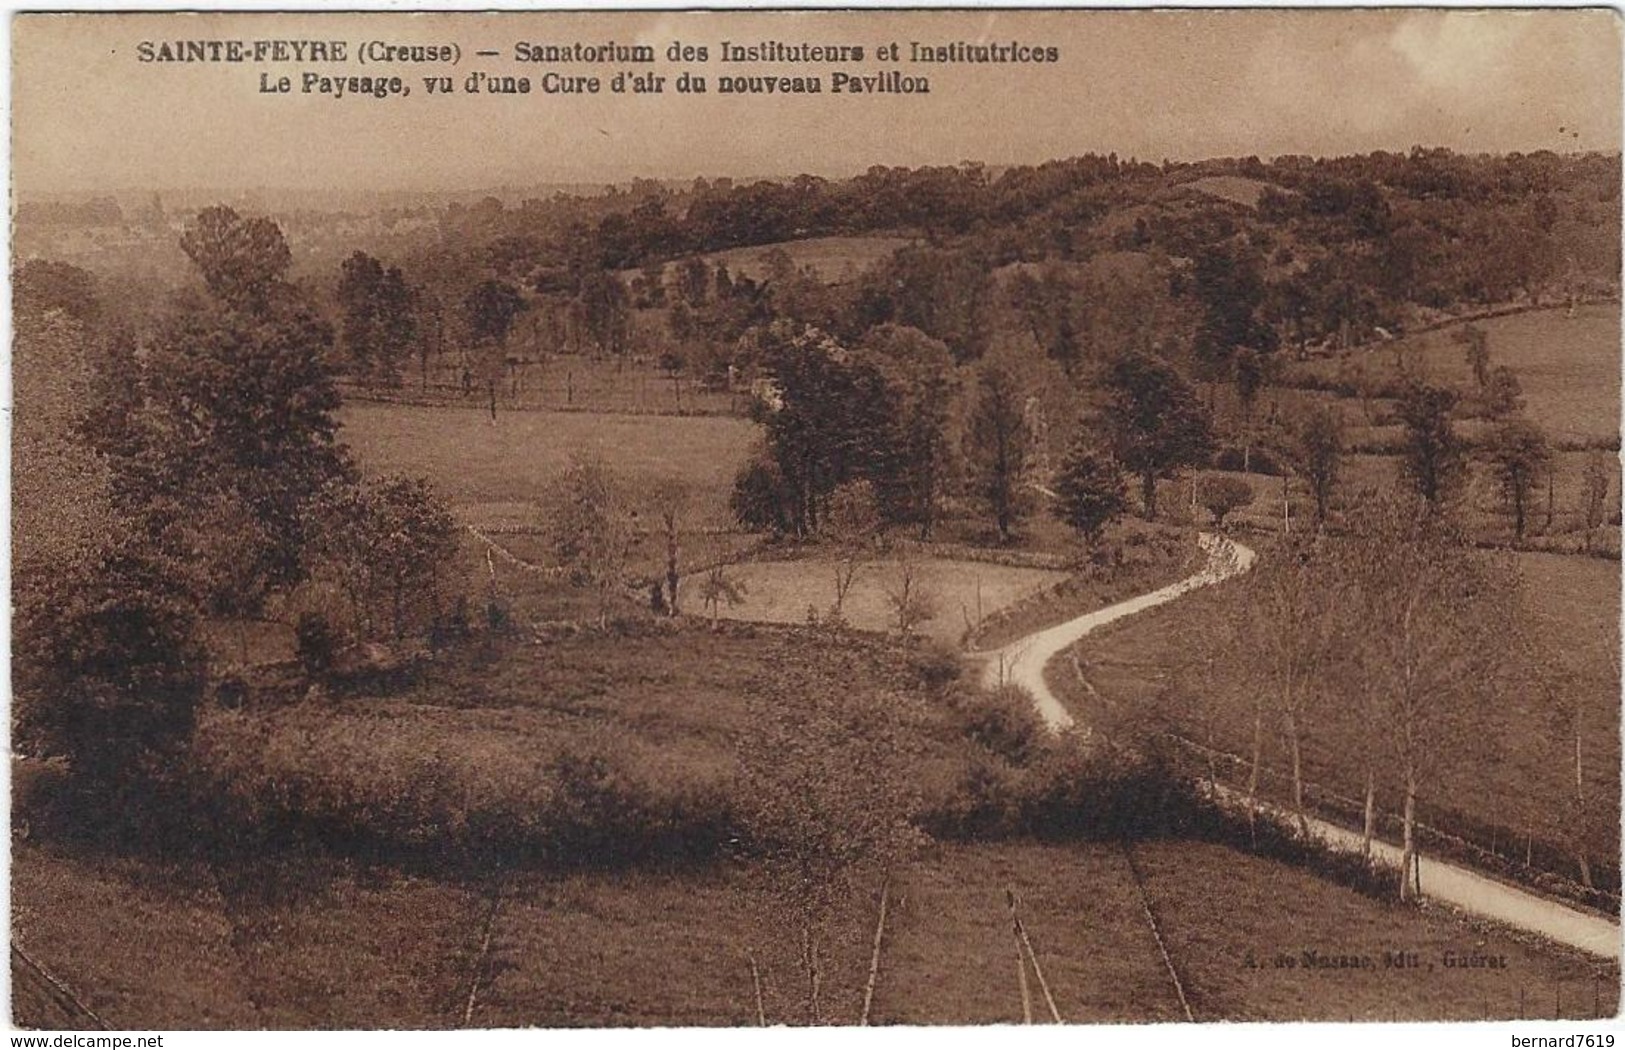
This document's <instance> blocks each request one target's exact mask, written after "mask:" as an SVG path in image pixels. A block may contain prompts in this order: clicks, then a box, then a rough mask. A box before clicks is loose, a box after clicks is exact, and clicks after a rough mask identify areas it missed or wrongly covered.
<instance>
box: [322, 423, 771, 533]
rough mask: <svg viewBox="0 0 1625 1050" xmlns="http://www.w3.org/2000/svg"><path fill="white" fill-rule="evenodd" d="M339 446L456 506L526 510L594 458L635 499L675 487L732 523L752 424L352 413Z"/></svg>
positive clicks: (372, 469) (369, 466)
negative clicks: (668, 483)
mask: <svg viewBox="0 0 1625 1050" xmlns="http://www.w3.org/2000/svg"><path fill="white" fill-rule="evenodd" d="M340 418H341V420H342V421H343V423H344V429H343V431H342V436H343V438H344V440H345V441H347V442H349V443H350V445H351V446H352V447H353V448H354V449H355V452H356V456H357V458H358V459H359V460H360V461H361V463H362V466H363V468H364V469H365V471H366V472H367V473H369V474H372V475H382V474H390V473H398V474H408V475H414V476H417V475H421V476H423V477H427V478H428V479H429V480H430V481H431V482H432V483H433V484H434V485H435V487H436V489H437V490H438V491H439V492H440V494H441V495H442V496H443V497H444V498H446V499H447V500H449V501H451V502H452V503H456V504H467V503H485V502H530V501H534V500H537V499H539V498H541V497H542V496H543V495H544V494H545V492H546V490H547V486H548V485H549V483H550V482H552V481H553V480H554V479H555V478H557V477H558V476H559V475H560V474H561V473H562V472H563V471H564V469H565V467H567V466H568V465H569V462H570V457H571V456H573V455H577V454H582V455H589V456H597V457H599V458H601V459H602V460H603V462H604V463H605V465H606V466H608V467H610V468H611V469H612V470H614V471H616V472H618V473H619V474H621V475H622V476H623V477H624V478H626V479H627V480H628V481H630V482H631V483H632V484H633V487H634V489H636V488H638V487H639V486H647V485H649V484H651V483H653V482H654V481H656V480H663V479H675V480H678V481H681V482H683V483H685V484H688V485H690V486H692V488H693V491H694V493H695V497H696V510H697V511H698V512H700V513H701V514H708V515H710V517H709V518H707V519H701V520H710V521H716V522H721V521H722V520H724V519H726V517H727V502H728V494H729V492H730V491H731V489H732V486H733V477H734V472H735V471H736V470H737V469H738V468H739V465H740V464H741V463H742V462H743V461H744V459H745V456H746V454H747V452H748V450H749V448H750V444H751V441H752V440H753V438H754V436H755V429H756V428H755V427H754V425H753V424H751V423H749V422H746V421H745V420H742V419H732V418H726V417H712V416H684V417H677V416H643V415H598V414H591V415H589V414H585V413H575V412H545V411H514V412H504V411H500V410H499V411H498V413H497V418H496V421H495V422H494V423H493V422H492V421H491V418H490V416H489V415H487V414H486V413H485V412H484V411H482V410H480V409H477V408H424V407H407V406H399V405H371V404H352V405H349V406H347V407H346V408H345V409H344V410H343V412H342V413H341V414H340Z"/></svg>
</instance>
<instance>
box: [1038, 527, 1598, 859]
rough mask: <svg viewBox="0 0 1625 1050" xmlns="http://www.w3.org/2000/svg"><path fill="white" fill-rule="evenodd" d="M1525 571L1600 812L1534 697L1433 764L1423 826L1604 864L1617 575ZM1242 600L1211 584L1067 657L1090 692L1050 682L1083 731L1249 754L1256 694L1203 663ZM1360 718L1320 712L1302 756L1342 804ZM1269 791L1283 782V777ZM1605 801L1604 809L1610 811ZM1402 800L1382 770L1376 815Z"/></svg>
mask: <svg viewBox="0 0 1625 1050" xmlns="http://www.w3.org/2000/svg"><path fill="white" fill-rule="evenodd" d="M1260 557H1261V558H1263V559H1265V560H1266V561H1267V559H1268V558H1269V557H1270V551H1269V548H1268V547H1267V546H1263V545H1261V547H1260ZM1519 564H1520V567H1521V569H1522V570H1523V571H1522V595H1523V601H1524V609H1525V610H1526V617H1527V620H1528V622H1529V623H1530V624H1531V625H1532V632H1533V633H1532V641H1533V642H1534V644H1536V645H1537V646H1539V647H1540V649H1541V650H1542V651H1544V652H1546V653H1549V654H1555V655H1556V656H1558V657H1559V659H1560V663H1561V665H1562V666H1564V668H1565V670H1566V671H1567V673H1568V675H1569V676H1570V677H1569V681H1568V683H1567V690H1566V691H1565V694H1564V695H1566V696H1568V697H1572V698H1573V699H1575V700H1577V701H1578V702H1579V703H1580V705H1581V712H1582V719H1583V725H1584V726H1585V727H1588V728H1586V729H1585V733H1584V747H1585V749H1586V762H1585V777H1586V793H1587V796H1588V797H1589V798H1591V799H1593V800H1598V802H1597V803H1596V804H1595V805H1593V806H1592V807H1591V809H1590V810H1589V811H1588V813H1587V816H1586V819H1583V820H1582V819H1580V818H1579V817H1578V815H1577V814H1576V809H1575V802H1574V738H1573V735H1572V729H1571V728H1569V723H1568V721H1567V717H1568V716H1567V714H1566V712H1564V711H1561V710H1556V709H1554V708H1553V707H1552V706H1549V702H1548V701H1546V700H1543V699H1541V698H1540V697H1539V696H1538V695H1537V693H1536V691H1535V690H1533V689H1530V690H1528V691H1520V692H1518V693H1517V694H1515V695H1514V696H1513V697H1512V698H1511V699H1509V700H1508V701H1507V702H1506V703H1504V704H1502V705H1501V706H1500V707H1499V708H1498V709H1496V710H1494V711H1492V712H1490V713H1489V714H1488V715H1487V716H1486V717H1485V719H1484V721H1483V723H1482V724H1481V726H1480V731H1479V732H1478V733H1475V734H1474V736H1473V737H1472V738H1471V739H1470V740H1468V741H1465V742H1464V743H1463V750H1462V751H1460V752H1458V753H1455V754H1453V755H1452V756H1451V757H1450V758H1449V760H1448V761H1445V762H1443V763H1441V764H1440V765H1441V768H1440V769H1439V770H1438V772H1437V775H1436V776H1434V777H1433V778H1431V779H1430V780H1429V781H1428V782H1427V783H1426V784H1425V785H1424V789H1423V798H1422V806H1421V816H1422V819H1423V820H1425V821H1427V822H1430V823H1433V824H1435V825H1438V826H1442V827H1444V828H1446V829H1450V828H1452V827H1453V826H1458V825H1459V824H1460V821H1461V820H1462V819H1465V820H1466V821H1468V822H1471V823H1473V824H1476V825H1479V826H1480V827H1481V828H1483V829H1491V828H1494V829H1499V833H1498V834H1499V848H1500V850H1501V851H1502V852H1503V853H1505V854H1507V855H1513V854H1514V853H1516V855H1517V857H1518V859H1520V860H1521V859H1522V854H1523V852H1524V850H1523V846H1524V839H1525V837H1526V836H1528V835H1533V836H1534V838H1535V839H1536V840H1537V841H1538V842H1546V843H1549V844H1550V846H1551V847H1552V848H1555V849H1556V850H1558V851H1567V850H1569V849H1570V848H1571V846H1570V844H1571V843H1572V842H1574V841H1575V840H1576V838H1577V837H1578V840H1579V841H1582V842H1584V843H1585V844H1586V845H1587V848H1588V849H1589V851H1590V853H1591V855H1592V857H1593V859H1595V858H1598V857H1601V858H1612V857H1615V856H1617V854H1618V849H1619V837H1618V835H1619V832H1618V812H1619V811H1618V809H1617V808H1616V807H1617V799H1618V798H1619V793H1620V782H1619V772H1618V770H1619V763H1620V750H1619V739H1618V738H1619V714H1620V712H1619V692H1618V690H1619V686H1618V679H1617V676H1616V672H1615V671H1614V670H1613V665H1612V662H1611V657H1610V652H1612V651H1614V650H1612V649H1611V648H1610V647H1611V646H1617V644H1618V643H1617V638H1618V629H1619V627H1618V623H1619V620H1618V616H1619V613H1618V610H1619V601H1618V573H1619V567H1618V565H1617V564H1616V563H1613V562H1608V561H1603V560H1600V559H1587V558H1571V557H1561V556H1556V555H1520V556H1519ZM1243 595H1244V592H1243V591H1242V590H1241V589H1240V588H1239V587H1238V586H1236V585H1234V584H1231V585H1225V586H1220V587H1216V588H1213V589H1211V590H1208V591H1205V592H1202V593H1198V594H1193V595H1189V596H1187V597H1185V598H1184V599H1182V600H1180V601H1179V602H1175V603H1172V604H1170V605H1166V606H1163V607H1161V608H1158V609H1154V610H1151V611H1150V612H1147V613H1145V614H1144V615H1142V616H1139V617H1135V618H1133V619H1131V620H1125V621H1123V622H1121V623H1119V624H1114V625H1112V626H1110V627H1107V628H1105V629H1103V630H1101V631H1099V632H1096V633H1095V634H1092V635H1090V636H1089V637H1088V638H1087V639H1085V640H1084V641H1083V642H1082V643H1081V644H1080V645H1079V646H1077V647H1076V648H1075V649H1074V652H1075V654H1076V655H1077V657H1078V660H1079V662H1080V666H1081V667H1082V669H1083V673H1084V674H1085V676H1086V677H1087V679H1088V684H1089V686H1090V690H1083V689H1081V688H1080V687H1079V686H1078V685H1077V682H1076V675H1075V673H1074V672H1073V671H1072V670H1071V668H1070V667H1065V668H1064V669H1062V665H1061V664H1059V663H1056V664H1052V665H1051V679H1052V681H1054V682H1055V683H1056V686H1057V687H1058V688H1059V689H1061V690H1063V691H1062V695H1063V696H1064V697H1067V698H1068V699H1069V700H1070V701H1071V702H1073V704H1074V706H1075V707H1081V709H1080V710H1078V711H1077V714H1078V715H1079V717H1080V720H1082V721H1084V722H1085V723H1089V724H1095V725H1100V726H1102V727H1103V728H1107V729H1108V731H1110V730H1111V727H1113V726H1117V727H1119V729H1120V731H1122V732H1134V731H1137V730H1141V729H1146V728H1152V729H1155V728H1169V729H1173V730H1175V731H1178V732H1180V733H1182V734H1183V735H1185V736H1187V737H1189V738H1192V739H1194V740H1196V741H1197V742H1199V743H1201V744H1204V745H1207V746H1211V747H1214V748H1218V749H1220V750H1222V751H1227V752H1230V753H1232V754H1238V755H1246V754H1249V753H1250V751H1251V741H1252V709H1253V708H1252V705H1253V690H1254V689H1255V688H1256V686H1255V685H1254V684H1253V683H1250V682H1247V681H1243V680H1239V679H1235V678H1233V677H1229V676H1227V674H1218V673H1216V670H1215V667H1214V666H1210V665H1209V664H1207V663H1206V662H1205V658H1204V653H1205V652H1206V651H1207V650H1208V649H1209V648H1210V643H1209V642H1207V641H1206V639H1208V638H1210V637H1211V636H1212V634H1213V628H1214V625H1215V624H1219V623H1222V622H1226V621H1228V620H1231V619H1233V618H1235V617H1237V616H1238V615H1240V610H1239V609H1238V607H1237V604H1236V603H1237V602H1238V601H1240V600H1242V599H1243ZM1357 717H1358V715H1357V713H1356V712H1355V709H1354V707H1353V706H1352V705H1347V704H1339V703H1330V704H1325V705H1322V706H1321V708H1320V709H1319V710H1318V711H1317V713H1316V714H1315V715H1314V716H1313V721H1312V722H1311V724H1310V725H1309V726H1308V727H1307V730H1306V739H1305V745H1304V763H1305V776H1306V778H1307V779H1308V780H1310V781H1312V782H1315V783H1318V784H1321V785H1323V786H1324V787H1326V788H1328V789H1330V790H1333V791H1336V792H1339V793H1341V794H1343V795H1344V796H1350V797H1358V796H1359V795H1360V794H1361V791H1362V790H1363V783H1364V781H1363V769H1362V768H1361V766H1360V764H1359V761H1358V757H1357V755H1358V750H1357V749H1356V748H1354V747H1352V746H1349V744H1348V743H1347V742H1348V741H1349V740H1352V739H1355V737H1354V735H1353V734H1354V731H1355V729H1356V726H1355V723H1354V721H1352V720H1354V719H1357ZM1264 760H1265V763H1266V764H1267V765H1268V766H1270V767H1272V768H1273V769H1275V770H1278V771H1279V770H1285V769H1287V768H1288V759H1287V755H1286V744H1285V738H1284V736H1283V735H1282V733H1281V732H1280V731H1279V727H1278V726H1274V725H1273V724H1272V725H1271V726H1270V727H1269V728H1268V729H1267V734H1266V741H1265V749H1264ZM1272 783H1274V784H1275V785H1276V786H1277V787H1280V786H1281V785H1282V781H1280V779H1279V777H1275V778H1272ZM1604 799H1606V800H1611V801H1610V802H1609V804H1608V805H1606V806H1604V805H1602V804H1601V802H1600V800H1604ZM1399 802H1400V798H1399V795H1398V794H1397V789H1396V787H1395V786H1394V784H1392V783H1391V782H1388V780H1387V778H1386V777H1385V776H1384V775H1383V774H1381V773H1379V782H1378V806H1379V808H1380V809H1382V810H1384V811H1385V812H1397V807H1398V805H1399ZM1487 834H1489V833H1488V832H1487V831H1481V832H1479V833H1478V834H1475V835H1474V837H1475V838H1480V837H1484V836H1485V835H1487ZM1514 839H1515V840H1516V848H1514ZM1485 845H1486V846H1488V845H1490V843H1489V842H1488V841H1486V842H1485ZM1549 855H1550V854H1549ZM1550 859H1551V861H1553V862H1557V864H1558V866H1557V870H1558V871H1559V873H1560V874H1563V875H1566V876H1567V877H1569V878H1577V876H1578V871H1577V868H1575V867H1574V866H1573V864H1572V860H1571V857H1570V855H1567V854H1566V853H1565V852H1560V853H1559V854H1558V855H1557V856H1556V857H1550Z"/></svg>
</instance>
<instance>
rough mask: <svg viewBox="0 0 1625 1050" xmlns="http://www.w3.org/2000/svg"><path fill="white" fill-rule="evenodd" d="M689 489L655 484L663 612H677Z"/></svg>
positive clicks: (665, 482) (667, 481)
mask: <svg viewBox="0 0 1625 1050" xmlns="http://www.w3.org/2000/svg"><path fill="white" fill-rule="evenodd" d="M688 505H689V489H688V486H687V485H685V484H684V483H683V482H681V481H679V480H677V479H675V478H668V479H663V480H661V481H660V482H658V483H657V484H656V485H655V489H654V507H655V515H656V516H657V517H658V518H659V519H660V531H661V535H662V536H664V538H665V541H666V611H667V613H668V614H669V615H671V616H676V615H677V614H678V609H677V584H678V581H679V579H680V577H681V574H680V573H679V571H678V559H679V556H680V554H681V553H682V551H681V544H680V541H681V538H682V524H683V517H684V515H685V514H686V513H687V511H688Z"/></svg>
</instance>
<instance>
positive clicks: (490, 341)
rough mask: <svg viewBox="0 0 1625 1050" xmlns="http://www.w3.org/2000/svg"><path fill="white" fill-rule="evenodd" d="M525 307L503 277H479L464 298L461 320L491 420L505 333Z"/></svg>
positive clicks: (502, 366) (503, 362)
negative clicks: (482, 385) (492, 278)
mask: <svg viewBox="0 0 1625 1050" xmlns="http://www.w3.org/2000/svg"><path fill="white" fill-rule="evenodd" d="M524 308H525V300H524V298H523V297H521V296H520V294H519V291H518V289H516V288H514V286H513V285H511V284H509V283H508V282H506V281H497V280H486V281H481V282H480V283H479V284H477V285H475V286H474V287H473V288H472V289H470V290H469V293H468V295H467V296H465V297H464V299H463V321H464V324H465V326H466V327H467V329H468V335H469V338H470V339H471V340H473V343H474V361H475V364H476V365H477V366H478V371H479V373H480V381H481V382H482V383H483V384H484V386H485V390H486V396H487V399H488V405H489V408H490V412H491V421H492V422H495V421H496V418H497V387H498V386H499V385H500V384H501V382H502V375H503V371H504V370H505V369H506V367H507V361H508V335H509V333H510V332H512V331H513V325H514V320H515V319H516V318H518V316H519V314H520V312H521V311H522V310H524Z"/></svg>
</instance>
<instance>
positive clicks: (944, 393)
mask: <svg viewBox="0 0 1625 1050" xmlns="http://www.w3.org/2000/svg"><path fill="white" fill-rule="evenodd" d="M863 346H864V349H865V350H866V351H867V352H868V353H869V354H871V355H873V357H874V358H875V363H876V365H877V366H878V367H879V368H880V369H881V371H882V372H883V373H884V374H885V376H886V377H887V381H888V382H889V383H890V384H891V386H892V389H893V400H894V401H895V403H896V406H897V408H896V417H895V425H896V434H895V437H894V438H893V441H894V444H895V455H894V457H893V459H894V460H895V463H894V469H893V470H891V471H890V472H889V474H890V476H889V477H884V478H882V479H881V480H882V482H884V483H886V484H884V486H883V491H882V494H881V496H882V503H883V504H884V508H883V509H884V510H885V512H886V515H887V517H888V518H889V519H890V520H892V521H895V522H904V523H910V524H915V525H918V526H919V529H920V539H922V540H929V539H930V538H931V530H932V528H933V527H934V526H935V524H936V521H937V513H938V504H939V503H940V502H941V499H942V497H943V496H944V494H945V493H946V491H947V489H948V485H949V480H950V478H951V476H952V474H953V471H954V467H955V463H954V450H953V445H952V442H951V441H950V438H949V428H948V423H949V412H950V409H951V408H952V406H953V401H954V396H955V393H956V387H957V381H956V377H955V375H954V367H953V358H952V357H951V356H950V355H949V353H948V348H947V346H946V345H944V344H943V343H942V342H941V341H939V340H936V339H932V338H931V337H930V336H928V335H926V334H925V333H924V332H921V331H919V330H918V329H915V328H906V327H902V326H899V325H889V324H888V325H881V326H880V327H878V328H875V329H873V330H871V331H870V332H869V334H868V335H866V336H865V337H864V341H863Z"/></svg>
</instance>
